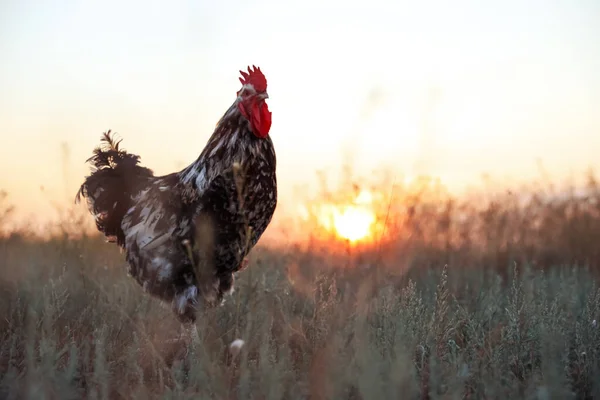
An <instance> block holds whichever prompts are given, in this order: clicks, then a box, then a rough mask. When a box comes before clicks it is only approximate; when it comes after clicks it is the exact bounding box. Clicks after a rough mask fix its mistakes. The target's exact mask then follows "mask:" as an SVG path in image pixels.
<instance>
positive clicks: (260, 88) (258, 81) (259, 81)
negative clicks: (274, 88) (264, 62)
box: [240, 65, 267, 92]
mask: <svg viewBox="0 0 600 400" xmlns="http://www.w3.org/2000/svg"><path fill="white" fill-rule="evenodd" d="M252 68H253V69H250V67H248V72H244V71H240V74H242V76H243V77H244V79H242V78H240V82H242V85H245V84H251V85H252V86H254V89H256V91H257V92H266V91H267V78H265V76H264V75H263V73H262V71H261V70H260V68H256V67H255V66H254V65H253V66H252Z"/></svg>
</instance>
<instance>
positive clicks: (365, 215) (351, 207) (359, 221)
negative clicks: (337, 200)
mask: <svg viewBox="0 0 600 400" xmlns="http://www.w3.org/2000/svg"><path fill="white" fill-rule="evenodd" d="M371 202H372V195H371V193H370V192H368V191H362V192H361V193H360V194H359V195H358V196H357V197H356V199H355V200H354V201H353V204H346V205H335V204H323V205H321V206H320V207H319V210H318V214H317V221H318V222H319V224H320V225H321V226H322V227H323V228H325V229H326V230H328V231H330V232H333V233H335V234H336V235H337V236H339V237H340V238H342V239H346V240H348V241H350V242H357V241H360V240H364V239H366V238H368V237H369V236H371V235H372V233H373V232H372V229H373V226H374V224H375V222H376V219H377V218H376V216H375V213H374V212H373V210H372V209H371Z"/></svg>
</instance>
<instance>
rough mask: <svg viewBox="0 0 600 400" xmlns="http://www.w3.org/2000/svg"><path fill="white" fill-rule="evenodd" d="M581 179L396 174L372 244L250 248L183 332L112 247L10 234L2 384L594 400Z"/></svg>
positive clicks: (29, 389) (592, 267)
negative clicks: (443, 182) (404, 181)
mask: <svg viewBox="0 0 600 400" xmlns="http://www.w3.org/2000/svg"><path fill="white" fill-rule="evenodd" d="M584 189H585V190H584V191H582V192H581V193H580V191H578V190H572V191H570V192H566V194H565V195H562V196H555V195H549V193H548V192H547V191H541V190H540V191H538V192H534V193H532V194H531V195H530V196H528V197H527V198H526V199H525V200H523V198H524V197H525V196H520V197H519V198H516V197H515V196H514V195H511V194H508V193H501V194H498V195H495V196H492V197H490V198H488V199H486V200H485V201H483V200H478V201H477V202H473V201H463V200H460V199H456V198H450V197H447V198H445V199H444V198H442V196H440V195H439V193H438V194H436V195H435V196H433V195H431V193H432V190H433V191H434V192H435V190H437V189H432V188H431V186H426V187H425V189H424V190H423V191H422V192H421V193H420V194H418V193H417V194H414V193H413V194H411V193H409V191H404V192H403V191H402V190H400V191H398V192H397V193H396V196H398V197H397V198H396V200H395V201H394V203H393V207H392V209H391V210H390V216H391V217H390V220H389V221H390V222H389V228H390V233H388V236H387V237H386V240H385V241H383V242H382V243H381V246H379V245H378V246H371V247H366V248H361V247H356V248H353V249H350V251H349V252H347V253H343V252H341V253H340V252H336V251H335V249H334V248H333V247H334V246H333V244H332V243H331V242H317V241H314V242H313V245H312V246H310V247H305V248H300V247H298V248H288V249H278V250H268V249H266V248H258V249H256V250H255V251H254V252H253V254H252V258H251V265H250V267H249V268H248V269H247V270H245V271H244V272H242V273H241V274H240V275H239V277H238V279H237V280H236V292H235V293H234V295H233V296H232V297H230V298H228V300H227V302H226V303H225V305H223V306H222V307H219V308H216V309H211V310H207V311H205V312H203V313H202V314H201V315H200V317H199V321H198V331H199V335H200V340H199V341H197V342H196V341H193V342H191V343H180V342H177V341H172V339H173V338H176V337H177V336H178V334H179V329H180V327H179V324H178V322H177V321H176V319H175V318H174V316H173V315H172V312H171V311H170V309H169V308H168V307H165V306H163V305H161V304H160V303H159V302H158V301H156V300H154V299H152V298H150V297H148V296H146V295H145V294H143V292H142V291H141V289H140V288H139V287H138V286H137V285H136V284H135V282H133V280H132V279H129V278H127V277H126V276H125V272H124V268H123V266H124V261H123V257H122V255H121V254H119V252H118V250H117V249H116V247H115V246H114V245H110V244H106V243H104V242H103V241H102V239H101V238H99V237H97V236H92V237H88V236H83V237H80V238H72V237H70V235H68V234H66V233H65V234H57V235H56V236H55V237H53V238H51V239H48V240H40V239H37V238H35V237H32V236H30V235H29V234H28V233H27V232H13V233H12V234H6V235H5V236H4V237H3V238H2V239H0V263H1V264H2V270H1V272H0V291H1V292H2V295H1V296H0V313H1V315H2V316H3V318H2V319H0V335H1V336H0V338H1V339H0V398H14V399H21V398H25V399H27V398H35V399H79V398H98V399H105V398H111V399H112V398H117V399H118V398H127V399H130V398H134V399H135V398H140V399H148V398H150V399H152V398H203V399H204V398H207V399H213V398H214V399H250V398H260V399H280V398H284V399H387V398H403V399H417V398H456V399H463V398H471V399H483V398H486V399H506V398H537V399H550V398H560V399H567V398H581V399H583V398H598V397H600V378H599V377H600V333H599V331H598V328H597V325H598V320H600V290H599V288H598V285H597V283H596V280H595V279H596V278H595V277H596V271H597V268H598V263H599V262H600V258H599V255H600V253H598V251H599V250H598V249H597V238H598V237H599V236H598V233H599V232H600V218H599V215H598V212H599V210H600V205H599V204H600V190H599V189H598V187H597V185H596V183H595V180H593V179H590V182H589V184H588V186H587V187H586V188H584ZM520 193H521V194H523V192H520ZM72 228H73V227H68V226H67V227H63V228H61V230H59V231H58V232H70V231H71V230H72ZM319 244H323V246H321V247H319V246H318V245H319ZM339 267H343V268H339ZM237 338H241V339H243V340H244V341H245V343H246V344H245V346H244V347H243V348H242V351H241V352H240V353H239V354H236V355H233V354H232V353H230V352H229V351H228V346H229V344H230V343H231V342H232V341H233V340H234V339H237Z"/></svg>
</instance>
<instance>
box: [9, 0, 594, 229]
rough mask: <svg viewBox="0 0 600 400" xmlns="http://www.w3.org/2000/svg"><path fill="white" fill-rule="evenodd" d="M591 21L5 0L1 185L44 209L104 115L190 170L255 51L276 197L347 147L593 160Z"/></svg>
mask: <svg viewBox="0 0 600 400" xmlns="http://www.w3.org/2000/svg"><path fill="white" fill-rule="evenodd" d="M598 21H600V2H598V1H597V0H572V1H571V0H545V1H541V0H539V1H523V0H504V1H494V2H492V1H485V2H483V1H462V0H459V1H454V2H446V1H427V0H425V1H419V2H416V1H401V0H397V1H382V0H371V1H368V2H366V1H347V0H344V1H341V0H340V1H337V0H336V1H333V0H331V1H328V0H318V1H317V0H303V1H301V2H282V1H275V0H259V1H234V0H223V1H220V2H216V1H198V0H196V1H191V0H190V1H177V0H173V1H168V2H167V1H162V2H160V1H152V0H151V1H144V2H141V1H139V2H136V1H128V2H121V1H119V2H117V1H116V0H102V1H93V0H87V1H76V0H70V1H68V0H62V1H61V0H55V1H41V0H38V1H32V0H18V1H17V0H1V1H0V54H2V62H0V132H1V133H0V134H1V135H2V153H1V154H2V155H1V157H0V189H4V190H7V191H8V192H9V193H10V200H11V202H12V203H14V204H15V205H16V206H17V209H18V210H19V212H20V213H21V214H22V215H25V214H28V215H29V214H31V215H34V216H35V217H36V218H40V219H43V218H47V217H49V216H50V215H52V205H53V204H68V203H70V202H72V200H73V197H74V194H75V192H76V190H77V187H78V185H79V184H80V183H81V182H82V180H83V177H84V176H85V175H86V173H87V172H88V169H87V166H86V165H85V164H84V162H85V160H86V159H87V158H88V157H89V156H90V155H91V151H92V149H93V148H94V147H95V146H96V145H97V144H98V143H99V138H100V135H101V133H102V132H103V131H105V130H107V129H112V130H114V131H117V132H118V133H119V134H120V136H121V137H122V138H123V139H124V140H123V144H122V145H123V147H124V148H126V149H127V150H129V151H131V152H134V153H136V154H139V155H141V157H142V162H143V164H144V165H146V166H148V167H150V168H152V169H153V170H154V171H155V172H156V173H157V174H163V173H169V172H172V171H174V170H179V169H180V168H182V167H184V166H185V165H187V164H188V163H190V162H192V161H193V160H194V159H195V158H196V157H197V156H198V154H199V153H200V152H201V150H202V148H203V147H204V145H205V143H206V141H207V139H208V138H209V136H210V135H211V133H212V130H213V129H214V126H215V124H216V122H217V121H218V119H219V118H220V117H221V115H222V113H223V112H224V111H225V110H226V109H227V108H228V107H229V106H230V104H231V103H232V102H233V101H234V99H235V94H236V91H237V90H238V89H239V87H240V84H239V81H238V76H239V73H238V70H240V69H243V68H245V67H246V66H248V65H252V64H255V65H257V66H260V67H261V69H262V71H263V72H264V73H265V75H266V77H267V80H268V84H269V89H268V92H269V96H270V98H269V101H268V103H269V107H270V109H271V111H272V112H273V125H272V128H271V137H272V139H273V141H274V143H275V147H276V151H277V157H278V178H279V187H280V192H281V199H282V204H284V207H282V209H285V205H292V207H290V209H293V205H294V203H295V202H298V201H300V199H299V198H298V197H297V196H298V194H297V192H296V188H297V187H299V186H302V185H305V184H308V185H314V184H315V182H316V172H317V171H319V170H325V171H329V172H331V173H334V172H335V171H338V170H339V169H340V168H341V166H342V165H343V164H344V163H350V164H351V165H352V167H353V168H354V170H355V171H357V173H358V174H362V175H365V176H367V177H369V176H371V177H372V176H373V174H375V173H374V172H372V170H373V169H376V168H379V167H381V166H383V165H385V167H386V168H388V169H390V170H392V171H394V173H398V174H401V175H403V176H411V175H415V174H419V173H424V174H430V175H435V176H440V177H441V179H442V181H444V182H446V183H447V184H448V185H449V186H450V187H460V186H461V185H466V184H469V183H471V182H476V181H477V180H478V179H479V178H480V176H481V174H483V173H488V174H492V175H495V176H499V177H504V178H511V179H513V178H514V179H529V178H534V177H536V176H538V175H539V165H540V163H542V164H543V166H544V168H545V170H546V171H547V172H548V173H550V174H552V176H556V177H559V176H566V175H569V174H572V173H579V172H580V171H583V170H585V169H587V168H588V167H598V166H600V165H599V164H600V157H598V156H597V155H598V154H600V73H599V72H598V71H600V24H598V23H597V22H598ZM42 188H43V190H42Z"/></svg>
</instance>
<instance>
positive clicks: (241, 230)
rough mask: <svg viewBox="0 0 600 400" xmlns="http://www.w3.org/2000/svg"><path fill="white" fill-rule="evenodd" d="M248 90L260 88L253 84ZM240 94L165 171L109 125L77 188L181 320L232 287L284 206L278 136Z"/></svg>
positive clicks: (137, 274)
mask: <svg viewBox="0 0 600 400" xmlns="http://www.w3.org/2000/svg"><path fill="white" fill-rule="evenodd" d="M265 82H266V81H265ZM242 83H244V82H242ZM265 84H266V83H265ZM244 90H245V91H246V92H252V93H251V94H252V95H255V93H254V88H253V87H252V85H249V84H246V85H244V87H243V88H242V90H240V92H243V91H244ZM265 90H266V87H265ZM240 92H238V95H239V94H240ZM240 101H243V100H242V99H241V97H239V96H238V98H237V99H236V101H235V102H234V103H233V104H232V105H231V107H230V108H229V109H228V110H227V112H226V113H225V114H224V115H223V117H222V118H221V120H220V121H219V123H218V124H217V127H216V128H215V131H214V133H213V135H212V136H211V137H210V139H209V141H208V143H207V145H206V147H205V148H204V150H203V151H202V153H201V154H200V156H199V157H198V159H197V160H196V161H195V162H194V163H192V164H191V165H189V166H188V167H186V168H185V169H183V170H182V171H180V172H176V173H172V174H169V175H165V176H154V175H153V173H152V171H151V170H149V169H147V168H144V167H141V166H139V164H138V162H139V158H138V157H137V156H135V155H132V154H129V153H127V152H125V151H123V150H121V149H119V148H118V143H115V142H114V140H113V139H112V138H111V136H110V131H109V132H108V133H106V134H105V135H104V137H103V142H104V143H103V146H101V147H99V148H97V149H96V150H95V152H94V156H93V157H92V158H91V159H90V160H88V161H89V162H90V163H91V164H92V167H93V169H92V174H91V175H90V176H88V177H87V178H86V180H85V182H84V183H83V185H82V186H81V189H80V192H79V193H78V198H79V196H83V197H85V198H86V199H87V202H88V206H89V208H90V212H91V213H92V215H94V217H95V220H96V225H97V227H98V230H99V231H101V232H103V233H104V234H105V235H106V236H107V237H108V238H109V241H114V242H116V243H117V244H118V245H119V246H120V247H121V248H123V249H124V250H125V253H126V260H127V263H128V272H129V273H130V274H131V275H132V276H133V277H134V278H135V279H136V280H137V282H138V283H139V284H140V285H141V286H142V287H143V288H144V290H146V291H147V292H148V293H150V294H152V295H154V296H156V297H158V298H160V299H162V300H163V301H166V302H170V303H171V305H172V307H173V310H174V311H175V312H176V314H177V315H178V316H179V317H180V318H181V320H182V321H193V320H195V309H196V307H195V305H196V304H197V302H198V301H199V300H200V299H204V301H205V302H207V303H209V304H215V303H218V302H219V301H220V300H221V299H222V297H223V295H224V294H225V293H227V292H229V291H231V290H232V288H233V273H235V272H236V271H238V270H239V268H240V266H241V265H242V263H243V261H244V258H245V257H246V255H247V254H248V253H249V251H250V250H251V249H252V248H253V247H254V245H255V244H256V243H257V242H258V240H259V239H260V237H261V235H262V234H263V232H264V231H265V229H266V228H267V226H268V225H269V223H270V221H271V218H272V216H273V213H274V211H275V208H276V205H277V180H276V156H275V149H274V146H273V142H272V141H271V138H270V136H266V137H264V138H260V137H258V136H257V135H255V134H254V133H253V131H252V129H253V126H252V124H251V123H250V122H249V120H248V119H247V118H246V117H245V116H244V115H242V113H241V112H240V108H239V102H240ZM269 117H270V113H269ZM269 125H270V120H269ZM267 129H268V128H267ZM190 256H191V257H190Z"/></svg>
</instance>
